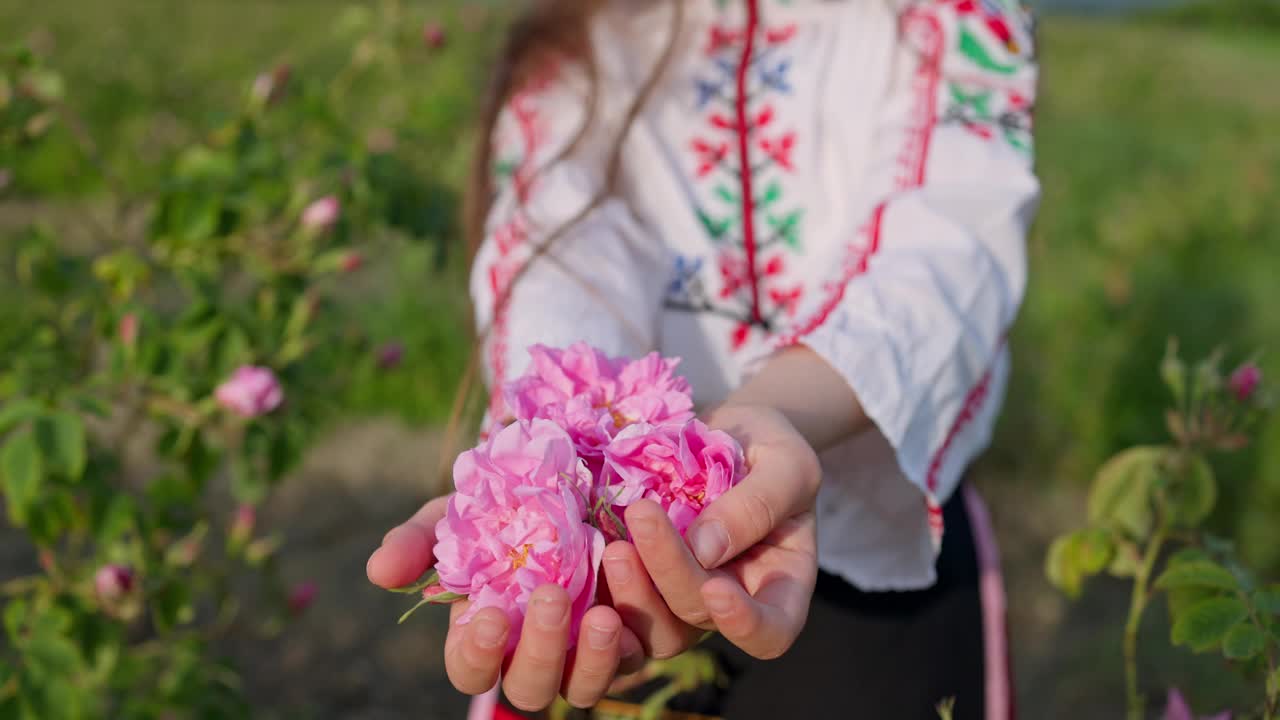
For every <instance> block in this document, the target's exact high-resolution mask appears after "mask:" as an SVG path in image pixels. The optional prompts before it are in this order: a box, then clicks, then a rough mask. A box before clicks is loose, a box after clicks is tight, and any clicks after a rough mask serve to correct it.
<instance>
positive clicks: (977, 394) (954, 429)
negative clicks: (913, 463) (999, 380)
mask: <svg viewBox="0 0 1280 720" xmlns="http://www.w3.org/2000/svg"><path fill="white" fill-rule="evenodd" d="M1004 342H1005V337H1004V336H1003V335H1002V336H1001V337H1000V343H999V344H998V345H997V346H996V352H995V359H993V360H992V361H991V366H990V367H988V368H987V369H986V372H984V373H982V377H980V378H978V382H977V383H976V384H974V386H973V387H972V388H971V389H970V390H969V394H967V395H965V398H964V403H963V404H961V406H960V414H958V415H956V419H955V420H954V421H953V422H952V423H951V428H950V429H949V430H948V431H947V436H946V437H945V438H944V439H943V441H942V446H941V447H939V448H938V451H937V452H935V453H934V454H933V459H932V460H931V461H930V462H929V471H928V473H926V474H925V487H926V488H928V490H929V492H930V493H934V492H937V490H938V475H939V474H941V472H942V466H943V463H944V462H945V461H946V459H947V453H948V452H950V450H951V446H952V444H954V443H955V440H956V438H957V437H959V435H960V433H961V432H962V431H963V430H964V429H965V428H966V427H968V425H969V423H971V422H973V420H974V419H975V418H977V417H978V411H979V410H981V409H982V404H983V403H984V402H985V401H986V399H987V396H988V395H990V393H991V378H992V375H993V374H994V372H995V363H996V362H998V361H999V360H1000V350H1001V349H1002V348H1003V347H1004Z"/></svg>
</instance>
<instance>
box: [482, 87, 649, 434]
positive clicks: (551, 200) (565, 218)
mask: <svg viewBox="0 0 1280 720" xmlns="http://www.w3.org/2000/svg"><path fill="white" fill-rule="evenodd" d="M586 95H587V93H586V92H585V91H584V90H582V89H581V88H579V87H577V86H575V85H574V83H573V81H572V78H567V79H566V78H557V79H556V80H554V81H545V82H542V83H539V84H536V85H534V86H531V87H528V88H526V89H524V90H523V91H521V92H518V93H516V94H515V95H514V96H513V97H512V99H511V100H510V101H509V102H508V103H507V105H506V107H505V108H504V109H503V110H502V112H501V114H500V116H499V119H498V122H497V124H496V126H495V130H494V134H493V140H492V141H493V157H494V161H495V163H494V165H495V167H494V173H495V181H494V185H495V190H496V194H495V197H494V199H493V201H492V204H491V209H490V211H489V215H488V219H487V221H486V232H485V238H484V240H483V242H482V244H481V247H480V248H479V250H478V252H477V254H476V257H475V261H474V263H473V265H472V272H471V295H472V299H473V301H474V305H475V319H476V327H477V328H478V330H479V332H481V333H482V337H483V338H484V342H483V346H482V352H483V367H484V370H485V375H486V380H487V382H488V384H489V387H490V388H497V387H498V386H499V385H500V384H501V383H502V382H504V381H505V380H507V379H509V378H511V377H515V376H517V375H519V374H520V373H522V372H523V370H524V368H525V366H526V364H527V362H528V359H529V357H528V353H527V348H528V347H529V346H530V345H533V344H536V343H542V344H546V345H551V346H557V347H559V346H565V345H569V344H571V343H573V342H576V341H585V342H588V343H590V344H591V345H594V346H596V347H598V348H600V349H601V350H603V351H604V352H606V353H608V354H610V355H625V356H635V355H639V354H643V353H645V352H648V351H649V350H651V349H653V348H654V347H655V346H656V336H657V321H658V313H659V303H660V293H661V290H662V287H661V283H659V282H658V281H657V278H658V277H659V276H660V273H659V269H660V268H661V267H663V265H664V262H665V258H664V254H663V251H662V248H661V246H660V244H659V243H658V242H657V241H656V240H655V239H653V238H651V237H648V236H647V234H646V232H645V229H644V228H642V227H641V226H640V224H639V223H638V222H637V220H636V218H635V216H634V215H633V214H632V213H631V211H630V209H629V208H628V207H627V205H626V204H625V203H624V202H623V201H621V200H620V199H618V198H616V197H610V198H607V199H605V200H604V201H603V202H600V203H598V204H596V205H595V206H594V207H593V206H592V205H593V201H594V200H595V199H596V196H597V194H598V193H599V192H600V190H601V188H602V187H603V185H604V177H603V176H604V173H605V165H606V163H607V155H608V152H609V147H608V146H609V144H610V143H612V142H615V141H616V138H614V137H612V133H611V132H610V131H609V127H610V126H611V125H612V123H610V117H609V116H608V110H607V108H597V109H596V111H597V117H595V118H593V119H592V123H591V126H590V127H591V128H593V129H592V130H591V131H590V132H588V133H587V134H586V135H585V136H583V137H579V136H580V135H582V133H581V132H580V130H581V128H582V127H583V124H584V123H585V122H586V118H587V102H586ZM575 219H576V222H575ZM491 397H492V398H493V399H492V402H491V406H490V408H489V415H490V418H491V419H493V420H501V419H502V417H504V416H505V415H506V413H505V411H504V408H503V407H502V400H501V393H497V392H493V393H491Z"/></svg>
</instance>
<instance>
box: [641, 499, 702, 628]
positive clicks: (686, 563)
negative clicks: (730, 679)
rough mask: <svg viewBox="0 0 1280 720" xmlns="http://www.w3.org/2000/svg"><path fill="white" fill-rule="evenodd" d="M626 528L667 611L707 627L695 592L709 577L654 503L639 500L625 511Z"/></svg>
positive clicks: (695, 624) (690, 622)
mask: <svg viewBox="0 0 1280 720" xmlns="http://www.w3.org/2000/svg"><path fill="white" fill-rule="evenodd" d="M627 529H628V530H629V531H630V533H631V539H632V541H633V542H634V544H635V547H636V550H637V551H638V552H639V553H640V559H641V560H642V561H643V562H644V567H645V569H646V570H647V571H648V573H649V577H650V578H652V579H653V582H654V584H655V585H657V587H658V592H659V593H660V594H661V595H662V599H663V600H665V601H666V603H667V607H669V608H671V612H672V613H674V614H675V616H676V617H678V618H680V619H681V620H683V621H684V622H686V623H688V624H689V625H694V626H697V627H701V628H702V629H704V630H709V629H710V628H711V624H710V617H709V616H708V615H707V610H706V607H704V606H703V604H702V596H701V595H700V594H699V592H698V589H699V588H701V587H702V584H703V583H704V582H706V581H707V578H708V577H710V576H709V575H708V574H707V571H706V570H704V569H703V568H702V566H701V565H699V564H698V561H697V560H696V559H695V558H694V557H693V555H692V554H691V553H690V552H689V547H688V546H687V545H685V541H684V538H682V537H680V535H679V533H677V532H676V529H675V527H673V526H672V525H671V521H670V520H669V519H667V514H666V513H665V512H663V511H662V508H660V507H659V506H658V504H657V503H655V502H653V501H650V500H641V501H640V502H637V503H636V504H634V505H632V506H631V507H629V508H627Z"/></svg>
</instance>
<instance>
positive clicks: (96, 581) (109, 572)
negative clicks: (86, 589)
mask: <svg viewBox="0 0 1280 720" xmlns="http://www.w3.org/2000/svg"><path fill="white" fill-rule="evenodd" d="M133 584H134V576H133V570H131V569H130V568H128V567H126V566H124V565H114V564H112V565H103V566H102V567H100V568H98V572H97V573H95V574H94V576H93V588H94V590H95V591H96V592H97V593H98V599H99V600H100V601H102V602H104V603H111V602H115V601H117V600H119V599H120V598H122V597H124V596H125V595H128V594H129V593H130V592H132V591H133Z"/></svg>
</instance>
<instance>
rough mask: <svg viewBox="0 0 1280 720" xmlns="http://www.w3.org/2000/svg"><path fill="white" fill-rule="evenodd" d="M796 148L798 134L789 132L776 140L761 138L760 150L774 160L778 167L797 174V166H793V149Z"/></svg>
mask: <svg viewBox="0 0 1280 720" xmlns="http://www.w3.org/2000/svg"><path fill="white" fill-rule="evenodd" d="M795 146H796V134H795V133H794V132H789V133H787V134H786V135H783V136H782V137H780V138H777V139H776V140H771V139H769V138H763V137H762V138H760V149H761V150H762V151H764V154H765V155H768V156H769V157H771V158H773V161H774V162H776V163H778V167H781V168H782V169H783V170H786V171H788V172H795V166H794V165H792V164H791V149H792V148H794V147H795Z"/></svg>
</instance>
